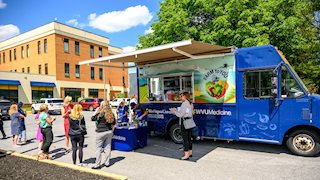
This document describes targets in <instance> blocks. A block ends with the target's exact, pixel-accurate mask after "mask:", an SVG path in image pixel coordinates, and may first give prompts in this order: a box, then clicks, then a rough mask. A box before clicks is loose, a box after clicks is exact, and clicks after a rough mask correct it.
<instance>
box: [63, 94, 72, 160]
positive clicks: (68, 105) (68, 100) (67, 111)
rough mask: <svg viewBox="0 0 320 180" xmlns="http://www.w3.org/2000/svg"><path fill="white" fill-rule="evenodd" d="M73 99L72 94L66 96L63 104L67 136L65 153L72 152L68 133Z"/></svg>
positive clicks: (65, 133)
mask: <svg viewBox="0 0 320 180" xmlns="http://www.w3.org/2000/svg"><path fill="white" fill-rule="evenodd" d="M71 100H72V97H71V96H66V97H65V98H64V101H63V106H62V108H61V115H62V117H63V118H64V122H63V126H64V135H65V137H66V139H65V141H66V146H65V154H68V153H69V152H70V148H69V134H68V133H69V128H70V124H69V120H68V117H69V115H70V113H71V110H72V105H71Z"/></svg>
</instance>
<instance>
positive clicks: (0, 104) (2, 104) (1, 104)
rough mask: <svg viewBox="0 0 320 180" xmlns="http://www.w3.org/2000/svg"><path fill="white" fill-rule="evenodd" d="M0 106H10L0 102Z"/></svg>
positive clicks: (7, 103) (8, 103)
mask: <svg viewBox="0 0 320 180" xmlns="http://www.w3.org/2000/svg"><path fill="white" fill-rule="evenodd" d="M0 106H10V102H0Z"/></svg>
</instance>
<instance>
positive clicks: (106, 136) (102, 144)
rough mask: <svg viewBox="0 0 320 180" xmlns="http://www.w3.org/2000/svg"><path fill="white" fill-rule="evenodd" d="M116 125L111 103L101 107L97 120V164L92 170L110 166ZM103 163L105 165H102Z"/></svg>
mask: <svg viewBox="0 0 320 180" xmlns="http://www.w3.org/2000/svg"><path fill="white" fill-rule="evenodd" d="M114 125H115V117H114V114H113V112H112V110H111V107H110V104H109V102H104V103H103V104H101V106H100V111H99V115H98V116H97V119H96V162H95V165H94V166H93V167H92V169H100V168H102V166H106V167H109V166H110V156H111V140H112V136H113V130H114ZM104 149H105V150H106V151H105V154H106V156H105V159H104V160H103V161H101V155H102V152H104ZM101 162H103V163H101Z"/></svg>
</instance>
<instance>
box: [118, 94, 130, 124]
mask: <svg viewBox="0 0 320 180" xmlns="http://www.w3.org/2000/svg"><path fill="white" fill-rule="evenodd" d="M117 115H118V122H120V123H121V122H128V106H126V102H125V100H124V99H123V100H122V101H121V102H120V104H119V106H118V108H117Z"/></svg>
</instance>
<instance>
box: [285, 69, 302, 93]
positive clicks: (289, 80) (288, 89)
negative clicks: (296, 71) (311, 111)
mask: <svg viewBox="0 0 320 180" xmlns="http://www.w3.org/2000/svg"><path fill="white" fill-rule="evenodd" d="M281 70H282V71H281V97H282V98H297V97H301V96H303V95H305V94H304V92H303V90H302V88H301V87H300V86H299V84H298V82H297V81H296V80H295V79H294V77H293V76H292V74H291V73H290V71H288V69H287V67H286V66H282V69H281Z"/></svg>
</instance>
